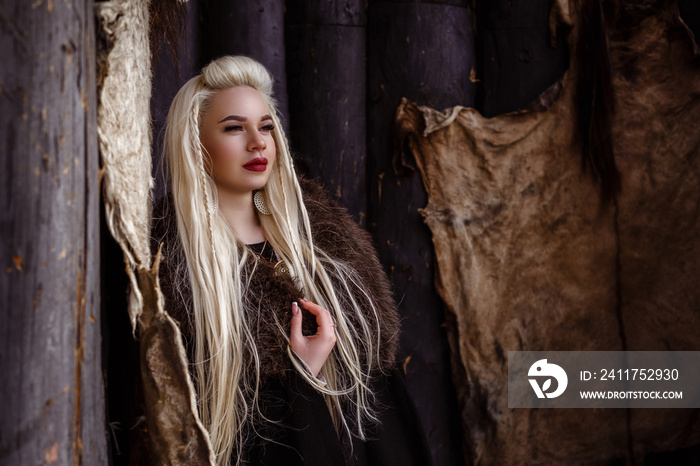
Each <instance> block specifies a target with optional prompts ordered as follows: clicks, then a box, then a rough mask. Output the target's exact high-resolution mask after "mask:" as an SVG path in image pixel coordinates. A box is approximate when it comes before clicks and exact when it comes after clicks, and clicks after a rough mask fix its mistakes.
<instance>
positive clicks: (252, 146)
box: [248, 132, 267, 151]
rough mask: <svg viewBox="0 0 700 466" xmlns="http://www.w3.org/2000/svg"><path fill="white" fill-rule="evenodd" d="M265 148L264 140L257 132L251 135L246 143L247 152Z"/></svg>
mask: <svg viewBox="0 0 700 466" xmlns="http://www.w3.org/2000/svg"><path fill="white" fill-rule="evenodd" d="M266 147H267V144H266V143H265V139H264V138H263V137H262V134H260V133H258V132H255V133H251V137H250V141H248V150H250V151H255V150H265V148H266Z"/></svg>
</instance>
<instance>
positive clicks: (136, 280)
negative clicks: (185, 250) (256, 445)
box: [96, 0, 214, 465]
mask: <svg viewBox="0 0 700 466" xmlns="http://www.w3.org/2000/svg"><path fill="white" fill-rule="evenodd" d="M151 3H154V4H156V5H160V7H161V8H160V10H158V11H163V7H165V8H166V9H167V7H172V8H175V7H176V5H175V4H176V3H178V2H174V1H170V2H165V1H155V2H151ZM148 8H149V2H148V1H147V0H114V1H107V2H98V3H96V11H97V19H98V56H97V64H98V73H97V75H98V128H97V133H98V138H99V147H100V155H101V160H102V172H101V174H102V178H101V180H102V194H103V198H104V203H105V216H106V221H107V226H108V228H109V231H110V233H111V234H112V236H113V237H114V239H115V240H116V241H117V243H118V244H119V245H120V247H121V249H122V251H123V254H124V262H125V263H126V272H127V274H128V276H129V280H130V283H131V289H130V295H129V296H130V299H129V309H128V312H129V316H130V319H131V322H132V325H133V328H134V331H135V332H137V333H138V334H139V338H140V353H141V361H140V366H141V377H142V380H143V387H144V397H145V407H146V422H147V425H148V433H149V436H150V440H151V442H150V443H151V445H150V446H151V448H152V451H153V454H154V457H155V458H157V459H158V464H168V465H178V464H187V465H213V464H214V454H213V451H212V448H211V444H210V442H209V437H208V434H207V432H206V430H205V429H204V427H203V426H202V424H201V422H200V420H199V417H198V414H197V409H196V403H195V398H194V387H193V385H192V382H191V380H190V377H189V373H188V371H187V365H186V356H185V351H184V347H183V345H182V340H181V336H180V332H179V329H178V327H177V325H176V324H175V322H174V321H173V320H172V319H171V318H170V317H169V316H168V314H167V313H166V312H165V311H164V310H163V297H162V294H161V292H160V289H159V285H158V262H159V257H158V256H157V257H156V258H155V260H154V261H153V263H152V257H151V253H150V241H149V236H150V235H149V225H150V190H151V188H152V186H153V179H152V177H151V117H150V108H149V102H150V98H151V52H150V47H149V9H148ZM113 266H114V267H122V265H119V264H113ZM124 311H125V312H126V309H125V310H124ZM134 370H136V368H134Z"/></svg>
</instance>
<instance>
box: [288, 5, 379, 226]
mask: <svg viewBox="0 0 700 466" xmlns="http://www.w3.org/2000/svg"><path fill="white" fill-rule="evenodd" d="M285 29H286V32H285V37H286V47H287V71H288V73H287V75H288V79H287V83H288V92H289V111H290V128H291V131H290V138H291V141H292V149H293V150H294V152H295V153H296V154H298V157H299V159H298V161H299V165H300V167H301V169H302V171H304V172H306V173H308V174H309V175H310V176H311V177H320V178H321V179H322V180H323V182H324V184H325V186H326V188H327V189H328V191H329V192H330V193H332V194H333V195H334V196H335V197H336V198H337V199H338V200H340V201H341V202H342V204H343V205H345V206H346V207H348V210H349V211H350V213H351V214H352V215H353V216H355V219H356V220H358V221H359V222H360V223H361V224H363V223H364V217H365V213H366V193H365V186H366V185H365V151H366V148H365V142H366V134H367V133H366V111H365V108H366V102H365V96H366V74H365V70H366V67H365V7H364V2H363V1H361V0H352V1H349V2H344V3H343V5H342V8H341V7H339V6H338V5H337V4H335V3H332V2H327V1H324V0H316V1H312V2H308V1H299V0H297V1H292V2H287V24H286V27H285Z"/></svg>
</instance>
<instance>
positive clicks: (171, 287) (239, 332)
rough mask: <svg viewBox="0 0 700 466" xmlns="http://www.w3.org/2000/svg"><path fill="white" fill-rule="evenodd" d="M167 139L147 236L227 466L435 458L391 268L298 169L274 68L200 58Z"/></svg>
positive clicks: (205, 416) (220, 459)
mask: <svg viewBox="0 0 700 466" xmlns="http://www.w3.org/2000/svg"><path fill="white" fill-rule="evenodd" d="M165 137H166V157H167V164H168V171H169V175H170V189H171V194H170V195H168V196H167V197H166V198H165V199H163V200H162V201H160V202H159V203H158V204H157V207H156V209H155V213H154V218H155V223H154V228H153V239H154V241H153V243H154V247H155V246H156V245H159V244H161V243H162V244H163V254H164V262H163V263H162V265H161V268H160V271H161V272H160V273H161V277H160V278H161V286H162V289H163V292H164V294H165V297H166V309H167V310H168V312H169V313H170V314H171V315H172V316H173V317H174V318H175V319H176V320H177V321H179V323H180V327H181V331H182V334H183V338H184V339H185V345H186V347H187V349H188V353H189V358H190V367H191V374H192V376H193V379H194V384H195V388H196V392H197V399H198V409H199V414H200V417H201V419H202V422H203V423H204V426H205V427H206V428H207V430H208V432H209V435H210V438H211V441H212V445H213V448H214V451H215V453H216V455H217V464H219V465H228V464H236V465H238V464H266V465H277V464H285V465H296V464H298V465H301V464H304V465H314V464H318V465H384V464H396V465H399V464H400V465H411V464H415V465H421V466H422V465H425V464H429V463H430V455H429V453H428V451H427V447H426V442H425V436H424V434H423V433H422V431H421V429H420V424H419V422H418V418H417V416H416V413H415V410H414V408H413V406H412V404H411V402H410V399H409V398H408V395H407V393H406V390H405V387H404V385H403V381H402V375H401V373H400V372H399V371H398V370H397V369H396V368H395V366H396V364H395V363H396V361H395V353H396V349H397V346H398V331H399V325H398V318H397V314H396V310H395V305H394V303H393V301H392V299H391V294H390V288H389V283H388V280H387V278H386V276H385V275H384V273H383V271H382V269H381V266H380V264H379V262H378V260H377V259H376V256H375V252H374V250H373V248H372V246H371V243H370V240H369V237H368V235H367V234H366V233H365V232H364V231H363V230H361V229H360V228H359V227H357V225H356V224H355V223H354V222H353V221H352V219H351V218H350V217H349V216H348V215H347V213H346V212H345V211H344V210H343V209H341V208H340V207H338V206H337V205H336V204H334V203H332V202H331V201H329V199H328V198H327V197H326V196H325V194H324V193H323V191H322V190H321V189H320V188H319V187H318V185H316V184H314V183H312V182H309V181H305V180H302V179H299V178H298V177H297V175H296V173H295V171H294V167H293V162H292V158H291V156H290V153H289V149H288V144H287V140H286V138H285V135H284V132H283V131H282V126H281V125H280V122H279V117H278V115H277V111H276V109H275V102H274V99H273V97H272V80H271V78H270V76H269V74H268V72H267V71H266V70H265V68H264V67H263V66H262V65H260V64H259V63H257V62H255V61H254V60H252V59H250V58H246V57H223V58H220V59H218V60H216V61H214V62H212V63H211V64H209V65H208V66H206V67H205V68H204V69H203V70H202V74H201V75H199V76H196V77H194V78H192V79H191V80H190V81H189V82H187V83H186V84H185V85H184V86H183V87H182V89H181V90H180V91H179V93H178V94H177V96H176V97H175V99H174V101H173V103H172V106H171V108H170V112H169V115H168V120H167V128H166V136H165Z"/></svg>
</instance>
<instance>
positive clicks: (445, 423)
mask: <svg viewBox="0 0 700 466" xmlns="http://www.w3.org/2000/svg"><path fill="white" fill-rule="evenodd" d="M447 3H452V4H435V3H427V2H426V3H416V2H370V3H369V6H368V10H367V69H368V89H367V99H368V102H367V105H368V107H367V112H368V113H367V117H368V123H367V136H368V137H367V185H368V192H367V198H368V206H367V227H368V229H369V230H370V232H371V233H372V235H373V237H374V239H375V241H376V242H377V248H378V251H379V256H380V258H381V260H382V263H383V265H384V267H385V268H386V270H387V272H388V273H389V277H390V278H391V280H392V282H393V283H394V287H395V290H396V301H397V302H398V303H399V313H400V314H401V317H402V319H403V320H402V325H403V331H402V339H401V341H402V347H401V350H400V353H399V354H400V356H401V358H402V359H403V360H404V363H405V368H406V372H407V377H406V379H407V384H408V387H409V390H410V392H411V394H412V396H413V398H414V399H415V400H416V403H417V405H418V410H419V412H420V415H421V417H422V420H423V425H424V426H425V430H426V433H427V434H428V440H429V442H430V445H431V449H432V453H433V457H434V459H435V463H436V464H439V465H443V464H444V465H458V464H461V463H462V462H463V459H462V457H461V456H462V455H459V454H458V453H457V451H456V450H457V449H456V448H455V445H457V444H459V442H460V439H461V437H462V433H461V432H460V426H459V423H458V420H457V416H456V414H457V405H456V399H455V394H454V392H453V391H452V380H451V378H450V375H449V374H450V367H449V361H450V352H449V348H448V345H447V343H446V340H447V338H446V336H445V314H444V312H443V304H442V303H441V302H440V299H439V297H438V296H437V294H436V292H435V291H434V287H433V286H432V281H433V262H434V255H433V251H432V248H431V245H430V232H429V231H428V229H427V228H425V226H424V225H423V224H422V219H421V217H420V214H419V213H418V208H419V207H420V206H423V205H425V202H426V195H425V191H424V189H423V187H422V186H421V184H420V180H419V179H418V177H413V178H405V177H401V176H399V175H397V174H396V173H395V171H394V167H392V163H391V154H392V133H391V122H392V120H393V116H394V112H395V111H396V106H397V105H398V104H399V102H400V99H401V97H402V96H409V97H410V98H412V99H416V100H419V101H421V102H422V103H424V104H429V105H433V106H437V107H439V106H447V105H454V104H455V103H460V102H461V103H464V104H467V105H471V104H472V103H473V98H472V96H473V91H474V87H473V83H472V82H471V81H470V80H469V76H470V73H471V71H472V67H473V66H474V65H475V59H474V44H473V31H472V28H471V25H472V17H471V11H470V9H469V6H468V5H469V2H467V1H462V2H459V1H454V2H447ZM448 325H449V324H448Z"/></svg>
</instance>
